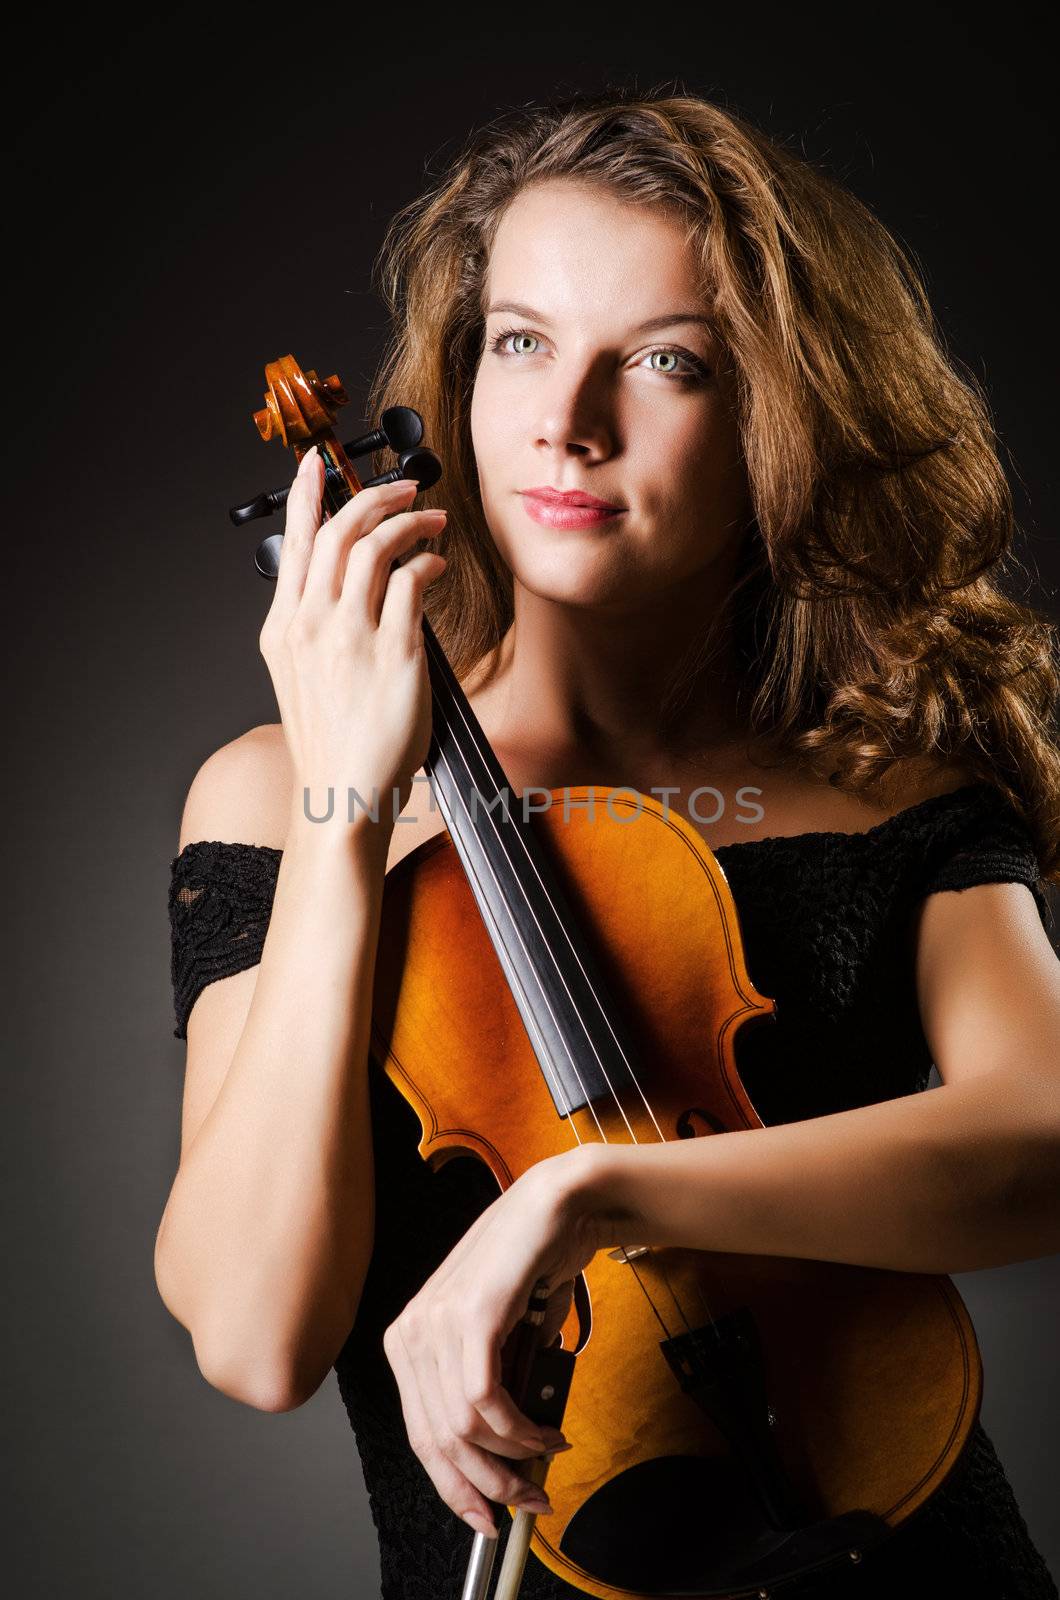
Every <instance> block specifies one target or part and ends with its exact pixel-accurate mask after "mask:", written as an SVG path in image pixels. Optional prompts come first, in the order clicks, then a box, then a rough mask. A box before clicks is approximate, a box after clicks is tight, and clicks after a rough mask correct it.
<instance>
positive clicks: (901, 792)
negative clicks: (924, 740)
mask: <svg viewBox="0 0 1060 1600" xmlns="http://www.w3.org/2000/svg"><path fill="white" fill-rule="evenodd" d="M975 782H976V774H975V773H974V772H973V771H972V770H971V768H970V767H968V766H965V765H964V763H963V762H960V761H944V760H942V759H941V757H938V756H932V755H925V756H915V757H909V758H908V759H907V760H905V761H901V762H898V763H896V765H895V767H894V768H893V769H892V771H891V773H889V774H888V778H887V780H886V781H885V783H884V785H883V789H882V797H883V799H884V803H885V804H886V806H887V807H888V809H889V810H890V811H892V812H894V811H904V810H906V809H907V808H908V807H909V806H918V805H921V804H922V803H923V801H925V800H934V799H936V798H937V796H939V795H943V794H952V792H953V791H954V790H955V789H962V788H964V786H965V784H969V783H975Z"/></svg>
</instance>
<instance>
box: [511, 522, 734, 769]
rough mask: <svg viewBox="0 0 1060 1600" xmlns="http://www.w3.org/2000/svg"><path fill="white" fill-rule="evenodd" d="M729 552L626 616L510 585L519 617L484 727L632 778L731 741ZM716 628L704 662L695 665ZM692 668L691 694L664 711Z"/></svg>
mask: <svg viewBox="0 0 1060 1600" xmlns="http://www.w3.org/2000/svg"><path fill="white" fill-rule="evenodd" d="M736 554H737V552H736V549H735V548H730V549H728V550H726V551H725V552H724V553H723V555H722V556H721V557H719V559H718V560H717V561H716V562H715V563H713V564H712V565H711V566H710V567H709V568H706V569H704V571H703V572H701V573H699V574H697V576H696V578H695V579H694V580H691V579H686V580H682V582H681V583H680V584H677V585H675V586H674V587H673V589H672V590H670V591H667V592H666V593H664V594H661V595H656V596H653V597H652V598H651V599H650V600H648V601H641V602H639V603H636V604H631V605H629V606H626V607H623V608H622V609H621V610H619V609H615V608H608V609H606V610H605V609H603V608H592V607H579V606H570V605H564V604H559V603H557V602H555V601H552V600H546V599H542V598H541V597H540V596H538V595H534V594H532V593H531V592H530V591H529V590H527V589H525V588H523V587H522V586H521V585H519V584H518V583H516V586H515V594H514V610H515V619H514V621H513V623H512V626H511V627H510V629H509V630H508V633H507V634H506V635H505V637H504V639H503V640H502V642H501V647H500V651H499V659H498V663H497V667H496V670H495V672H494V673H493V674H492V675H491V677H490V679H489V682H488V685H487V686H484V687H486V690H487V695H486V698H487V700H488V702H489V704H490V707H491V714H490V718H489V720H490V722H491V723H492V724H493V725H494V727H495V728H497V729H498V730H504V731H505V733H506V734H507V735H508V737H509V738H511V737H517V740H518V743H519V744H521V745H526V746H527V747H531V748H533V749H534V750H536V751H540V752H547V753H553V754H555V755H557V756H561V755H562V754H564V753H566V752H569V751H574V750H577V751H579V752H580V753H581V754H582V755H583V756H584V757H585V758H586V759H588V760H589V761H590V762H595V761H603V762H605V763H611V762H614V761H615V760H616V759H617V760H618V761H619V762H621V761H622V760H623V759H624V758H625V759H626V760H628V762H629V764H630V767H631V770H633V769H634V767H635V764H636V763H638V762H641V761H643V760H645V759H650V758H652V757H655V756H667V757H670V758H676V757H680V756H681V755H689V754H691V753H693V752H697V751H703V750H709V749H711V748H716V747H717V746H718V745H721V744H724V743H727V742H728V741H729V740H731V739H732V738H733V737H734V736H735V735H736V734H737V732H738V715H737V688H738V675H737V671H736V666H735V661H734V653H733V640H732V628H731V621H730V619H729V616H728V601H729V597H730V595H731V589H732V582H733V575H734V568H735V558H736ZM712 621H713V622H714V626H715V631H714V637H713V640H712V643H711V645H710V653H709V658H708V659H707V661H706V663H705V664H704V663H702V662H697V659H696V658H697V656H698V655H701V654H702V645H703V640H704V636H705V634H706V631H707V629H708V627H709V626H710V625H711V623H712ZM690 670H693V671H694V672H695V677H694V682H693V685H692V688H691V692H690V693H688V694H687V696H684V697H681V696H678V697H677V698H678V704H677V706H676V708H675V709H673V710H671V709H669V708H668V704H667V702H668V697H669V696H671V694H672V691H673V690H674V688H675V686H676V685H678V684H679V683H680V682H681V680H682V677H683V675H684V674H686V673H687V672H689V671H690ZM515 730H518V733H517V736H516V735H515V733H514V731H515Z"/></svg>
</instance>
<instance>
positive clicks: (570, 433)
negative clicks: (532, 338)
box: [534, 367, 615, 459]
mask: <svg viewBox="0 0 1060 1600" xmlns="http://www.w3.org/2000/svg"><path fill="white" fill-rule="evenodd" d="M539 401H540V410H539V412H538V416H537V422H536V427H535V433H536V438H535V441H534V442H535V445H536V448H537V449H538V450H539V451H543V452H552V453H555V454H556V455H573V456H579V457H586V456H588V457H590V458H591V459H605V458H606V457H607V456H610V455H612V454H613V452H614V449H615V422H614V417H613V415H612V412H611V408H610V405H609V401H608V397H607V393H606V388H605V385H604V384H603V382H602V380H601V379H600V378H599V377H598V376H596V375H594V373H593V371H592V369H591V367H590V368H586V369H583V370H582V371H580V372H575V371H572V370H571V369H568V370H567V371H566V372H562V371H559V370H557V371H555V372H554V373H553V374H552V375H551V378H550V381H549V383H548V384H547V385H546V387H545V389H544V391H543V392H541V391H539Z"/></svg>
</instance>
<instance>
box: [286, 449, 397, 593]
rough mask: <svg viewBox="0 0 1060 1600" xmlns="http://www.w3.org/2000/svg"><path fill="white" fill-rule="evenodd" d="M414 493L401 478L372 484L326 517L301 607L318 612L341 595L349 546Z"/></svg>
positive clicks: (316, 541)
mask: <svg viewBox="0 0 1060 1600" xmlns="http://www.w3.org/2000/svg"><path fill="white" fill-rule="evenodd" d="M418 492H419V485H418V484H417V483H415V482H413V481H412V479H409V478H401V479H399V480H398V482H396V483H379V484H373V486H372V487H371V488H370V489H362V490H361V491H360V493H359V494H355V495H354V496H353V497H352V499H350V500H348V501H347V502H346V504H345V505H344V506H343V507H342V508H341V509H340V510H339V511H336V513H335V515H334V516H333V517H329V519H328V521H327V522H325V523H324V525H323V527H322V528H321V529H320V531H319V533H318V534H317V536H316V538H315V539H314V541H313V555H312V560H311V561H310V563H309V570H308V572H307V573H306V579H305V587H304V589H303V591H302V604H303V606H305V607H307V608H311V609H316V610H320V609H323V608H325V607H327V606H328V605H330V604H332V603H333V602H334V601H336V600H337V599H338V598H339V595H340V594H341V593H342V580H343V578H344V577H345V575H346V557H347V556H348V555H349V551H350V545H351V544H353V543H354V542H355V541H356V540H357V539H360V538H362V537H363V535H364V534H366V533H370V532H371V531H372V529H373V528H375V527H376V526H378V524H379V523H380V522H382V520H383V518H384V517H389V516H391V515H392V514H393V513H394V512H395V511H402V510H404V508H405V507H406V506H407V505H409V504H410V503H411V501H412V500H413V499H414V498H415V496H416V494H417V493H418Z"/></svg>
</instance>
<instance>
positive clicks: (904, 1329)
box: [371, 788, 981, 1600]
mask: <svg viewBox="0 0 1060 1600" xmlns="http://www.w3.org/2000/svg"><path fill="white" fill-rule="evenodd" d="M564 795H566V796H567V797H568V800H569V801H570V802H573V804H568V805H564V804H563V803H562V801H563V796H564ZM608 796H610V797H611V801H612V803H611V805H610V806H606V804H605V802H606V800H607V797H608ZM593 800H595V801H597V802H598V804H596V805H595V808H594V809H592V810H591V809H590V803H591V802H592V801H593ZM552 801H553V803H552V806H551V807H550V808H549V809H547V810H543V811H541V812H540V813H539V814H538V815H537V816H535V818H534V826H535V828H538V829H540V830H542V831H543V833H544V835H545V837H546V839H547V843H548V847H549V851H550V853H551V855H552V857H553V859H554V861H555V863H556V867H557V871H558V873H559V876H560V878H561V880H562V882H563V884H564V886H565V887H566V889H567V890H568V891H569V894H570V897H571V899H572V901H573V902H575V903H576V904H577V906H578V908H579V912H580V913H581V917H582V922H581V926H582V929H583V930H584V932H585V934H586V935H587V936H588V937H590V938H591V939H592V941H593V945H594V948H595V953H596V957H597V959H598V961H599V962H600V964H601V966H602V969H603V971H604V972H605V974H606V976H607V977H608V979H609V980H610V987H611V992H612V993H613V994H616V995H619V996H621V1000H622V1005H623V1008H624V1012H625V1017H624V1020H625V1024H626V1027H627V1032H628V1035H629V1036H630V1037H631V1038H632V1039H634V1040H635V1042H636V1045H637V1049H638V1056H637V1060H638V1078H639V1083H640V1087H641V1088H642V1089H643V1090H644V1094H643V1095H640V1096H639V1095H637V1094H635V1093H633V1092H632V1090H630V1089H628V1088H623V1089H620V1090H619V1091H618V1092H617V1093H616V1094H614V1095H612V1096H611V1097H610V1103H608V1102H607V1101H600V1102H599V1103H598V1104H594V1105H593V1106H592V1107H581V1108H579V1109H577V1110H575V1111H573V1112H572V1114H571V1115H570V1117H566V1118H565V1117H562V1116H560V1115H559V1114H557V1110H556V1107H555V1105H554V1104H553V1100H552V1098H551V1097H550V1095H549V1092H548V1087H547V1084H546V1082H545V1079H544V1078H543V1076H542V1073H541V1071H540V1069H539V1065H538V1062H537V1060H536V1059H535V1055H534V1051H533V1049H532V1048H531V1044H530V1040H529V1038H528V1035H527V1032H526V1029H525V1027H524V1025H523V1022H522V1020H521V1018H520V1016H519V1013H518V1011H517V1009H516V1006H515V1003H514V1000H513V996H512V992H511V989H510V987H509V984H508V982H507V980H506V978H505V975H504V973H503V971H502V968H501V964H500V962H499V961H498V958H497V955H496V953H495V951H494V948H493V946H492V944H491V942H490V939H489V937H488V935H487V932H486V928H485V926H484V923H483V920H482V916H481V914H480V912H479V909H478V907H477V905H476V903H475V900H474V897H473V895H472V893H471V890H470V887H469V884H468V880H467V876H466V874H465V872H464V869H463V867H462V865H461V863H460V861H459V860H458V859H457V854H456V851H455V850H454V848H453V844H452V840H451V839H450V836H449V834H448V833H441V834H439V835H437V836H435V837H434V838H431V839H429V840H427V841H425V842H424V843H423V844H421V845H419V846H418V847H417V848H416V849H414V850H413V851H412V852H411V853H410V854H409V855H408V856H406V857H405V858H404V859H403V860H402V861H400V862H399V863H398V864H397V866H396V867H394V868H393V869H392V871H391V872H390V873H389V874H388V875H387V882H386V888H385V892H384V901H383V911H382V921H381V929H380V939H379V945H378V953H377V960H376V975H375V994H374V1006H373V1025H372V1046H371V1048H372V1053H373V1055H374V1057H375V1058H376V1060H377V1061H378V1062H379V1063H380V1064H381V1066H382V1067H383V1068H384V1069H385V1071H386V1072H387V1074H388V1075H389V1076H390V1078H391V1079H392V1081H393V1082H394V1083H395V1085H396V1086H397V1088H398V1089H399V1090H400V1092H401V1093H402V1094H403V1095H404V1097H405V1098H406V1099H407V1100H408V1101H409V1103H410V1104H411V1105H412V1107H413V1109H414V1110H415V1111H416V1112H417V1114H418V1116H419V1120H420V1124H421V1127H422V1129H423V1137H422V1140H421V1143H420V1153H421V1154H422V1156H423V1157H424V1158H425V1159H426V1160H428V1161H429V1162H431V1163H432V1164H436V1163H440V1162H442V1161H444V1160H446V1159H447V1158H449V1157H451V1156H453V1155H455V1154H464V1153H469V1154H472V1155H474V1156H477V1157H478V1158H479V1159H481V1160H482V1161H484V1162H485V1163H486V1164H487V1166H488V1167H489V1168H490V1170H491V1172H492V1173H493V1176H494V1178H495V1179H496V1181H497V1184H498V1185H499V1187H500V1188H501V1189H504V1188H506V1187H507V1186H508V1185H509V1184H511V1183H512V1182H513V1181H514V1180H515V1179H516V1178H517V1177H518V1176H519V1175H520V1173H522V1172H524V1171H525V1170H526V1169H527V1168H528V1167H530V1166H531V1165H533V1164H534V1163H536V1162H538V1161H541V1160H543V1159H545V1158H547V1157H548V1156H550V1155H554V1154H557V1153H559V1152H560V1151H563V1150H566V1149H569V1148H570V1146H571V1145H572V1144H573V1143H574V1142H575V1138H576V1137H577V1138H579V1139H581V1140H583V1141H592V1140H598V1139H600V1138H601V1136H603V1137H604V1138H606V1139H607V1140H608V1141H611V1142H616V1141H617V1142H631V1140H635V1141H636V1142H638V1143H639V1142H655V1141H657V1140H658V1139H659V1138H660V1137H661V1138H667V1139H671V1138H682V1137H711V1136H713V1135H714V1134H716V1133H720V1132H730V1131H736V1130H739V1129H747V1128H755V1127H761V1126H762V1123H761V1120H760V1119H759V1117H758V1116H757V1114H756V1112H755V1110H754V1107H753V1106H752V1104H751V1101H750V1099H749V1098H748V1095H747V1093H746V1091H745V1089H744V1087H743V1084H742V1083H741V1081H740V1077H739V1073H738V1071H737V1065H736V1055H735V1042H736V1037H737V1034H738V1031H739V1029H740V1028H741V1027H744V1026H747V1025H753V1026H760V1025H765V1024H767V1023H768V1022H769V1021H770V1020H772V1019H774V1018H775V1006H774V1004H773V1002H772V1000H770V999H769V998H768V997H766V996H763V995H761V994H759V993H758V991H757V990H756V989H755V987H754V985H753V983H752V982H751V979H750V977H749V974H748V971H747V968H746V965H745V961H744V954H743V949H742V944H741V939H740V929H739V921H738V917H737V913H736V908H735V905H734V903H733V899H732V895H731V892H730V890H729V886H728V883H727V880H726V878H725V874H724V872H723V870H722V869H721V867H720V865H719V864H718V862H717V860H716V858H715V857H714V855H713V853H712V852H711V851H710V849H709V848H708V846H707V845H706V844H705V842H704V841H703V840H702V838H701V837H700V836H699V835H698V834H697V833H696V831H695V830H694V829H693V828H692V827H691V826H690V825H689V824H688V823H687V822H685V821H684V819H683V818H680V817H678V816H675V815H674V814H673V813H672V812H671V813H668V814H667V813H664V811H663V809H662V807H661V806H660V805H659V803H658V801H656V800H655V799H654V797H651V796H647V795H637V796H633V795H632V794H631V791H629V790H606V789H595V790H590V789H585V788H582V789H572V790H566V791H561V790H555V791H553V792H552ZM634 807H635V808H636V814H635V815H634V814H633V813H634ZM649 1106H650V1110H649ZM571 1124H573V1126H572V1125H571ZM579 1291H580V1292H579V1294H578V1295H576V1297H575V1303H574V1304H573V1305H572V1308H571V1312H570V1315H569V1316H568V1319H567V1322H566V1324H565V1325H564V1329H563V1344H564V1347H565V1348H567V1349H576V1350H577V1351H578V1354H577V1360H576V1361H575V1363H574V1376H573V1380H572V1383H571V1388H570V1394H569V1398H568V1401H567V1407H566V1414H565V1417H564V1432H565V1434H566V1436H567V1438H568V1439H569V1440H570V1443H571V1446H572V1448H571V1449H570V1450H569V1451H566V1452H563V1453H562V1454H560V1455H558V1456H557V1457H555V1458H553V1460H552V1462H551V1464H550V1467H549V1473H548V1492H549V1497H550V1500H551V1502H552V1506H553V1515H551V1516H549V1517H547V1518H544V1519H541V1520H538V1521H537V1522H536V1523H535V1526H534V1530H533V1535H532V1542H531V1548H532V1549H533V1551H534V1552H535V1554H536V1555H537V1556H538V1558H539V1559H540V1560H541V1561H542V1562H543V1563H544V1565H545V1566H547V1567H549V1568H550V1569H551V1570H552V1571H553V1572H555V1573H557V1574H558V1575H559V1576H560V1577H562V1578H563V1579H565V1580H566V1582H568V1583H570V1584H571V1585H572V1586H573V1587H575V1588H577V1589H579V1590H581V1591H582V1592H583V1593H585V1594H587V1595H595V1596H598V1597H600V1600H618V1597H619V1596H622V1597H624V1600H636V1597H643V1600H648V1597H650V1596H661V1595H678V1594H680V1595H684V1596H703V1597H706V1596H708V1595H711V1596H719V1595H725V1596H737V1595H745V1594H746V1595H758V1594H761V1593H763V1592H764V1593H772V1592H774V1590H776V1589H782V1585H783V1583H784V1581H785V1579H790V1578H792V1577H793V1576H796V1575H797V1574H798V1573H800V1572H803V1571H806V1570H809V1569H811V1568H814V1567H820V1566H822V1565H825V1564H830V1563H832V1562H839V1561H845V1562H849V1561H851V1560H855V1561H856V1560H858V1559H860V1553H861V1551H862V1550H863V1549H865V1548H867V1547H869V1546H870V1545H871V1544H873V1543H874V1542H876V1541H878V1540H879V1539H880V1538H882V1537H884V1536H885V1535H886V1534H887V1533H888V1531H889V1530H891V1529H893V1528H895V1527H897V1526H898V1525H899V1524H900V1523H902V1522H903V1521H905V1519H906V1518H907V1517H909V1516H910V1515H911V1514H912V1513H913V1512H914V1511H916V1510H917V1508H918V1507H919V1506H921V1505H922V1504H923V1503H924V1502H925V1501H926V1500H927V1499H928V1498H929V1497H930V1496H931V1495H932V1494H933V1492H934V1491H935V1490H936V1489H937V1488H938V1487H939V1485H940V1484H941V1483H942V1482H943V1480H944V1479H945V1478H946V1477H947V1475H948V1474H949V1472H950V1471H951V1470H952V1468H953V1466H954V1465H955V1463H956V1461H957V1459H958V1457H959V1456H960V1453H961V1450H962V1448H963V1446H964V1443H965V1441H966V1439H967V1437H968V1434H969V1432H970V1430H971V1428H972V1426H973V1424H974V1422H975V1420H976V1417H977V1415H978V1408H979V1402H980V1394H981V1367H980V1361H979V1354H978V1349H977V1346H976V1340H975V1334H974V1331H973V1328H972V1325H971V1321H970V1319H969V1317H968V1314H967V1311H966V1310H965V1307H964V1305H963V1302H962V1301H961V1299H960V1296H959V1295H958V1294H957V1291H956V1290H955V1288H954V1287H953V1285H952V1283H951V1282H950V1281H949V1279H948V1278H945V1277H939V1276H931V1275H926V1274H919V1273H901V1272H889V1271H883V1270H878V1269H871V1268H861V1267H854V1266H847V1265H842V1264H835V1263H830V1262H821V1261H803V1260H797V1259H793V1258H771V1257H762V1256H746V1255H740V1256H737V1255H728V1254H727V1255H715V1254H712V1253H709V1252H706V1251H696V1250H683V1249H670V1248H666V1249H661V1248H655V1247H653V1248H652V1250H651V1251H649V1252H646V1253H643V1254H637V1253H635V1252H631V1259H623V1258H622V1252H620V1251H618V1252H605V1251H601V1252H599V1253H598V1254H597V1255H596V1256H595V1257H594V1259H593V1261H592V1262H591V1263H590V1264H589V1266H588V1267H587V1268H586V1271H585V1273H584V1274H583V1283H582V1285H580V1286H579ZM680 1308H684V1312H685V1315H682V1314H681V1311H680ZM693 1309H698V1311H699V1312H700V1313H701V1314H700V1316H699V1317H698V1319H697V1318H695V1317H690V1316H689V1315H688V1313H689V1312H690V1311H691V1310H693ZM660 1318H661V1320H662V1322H664V1323H665V1324H666V1328H665V1329H664V1328H663V1327H662V1326H661V1323H660ZM718 1330H722V1332H721V1333H719V1331H718ZM667 1332H669V1335H670V1336H669V1337H667ZM689 1340H695V1341H698V1344H699V1354H700V1355H702V1354H703V1352H704V1351H706V1353H707V1357H708V1360H712V1359H714V1356H715V1353H716V1355H717V1359H718V1361H719V1362H720V1367H719V1370H718V1373H717V1376H718V1380H719V1381H718V1383H717V1384H716V1385H714V1386H713V1388H712V1387H711V1384H710V1383H709V1382H706V1383H704V1382H703V1381H702V1379H703V1374H702V1363H701V1364H700V1379H699V1381H698V1387H696V1386H695V1385H690V1384H687V1383H686V1384H685V1386H684V1387H683V1386H682V1382H681V1381H680V1379H681V1376H682V1371H683V1360H682V1356H683V1353H684V1350H685V1348H686V1347H687V1343H688V1341H689ZM686 1375H687V1370H686ZM693 1388H695V1390H696V1392H695V1393H693V1392H691V1391H692V1389H693ZM726 1389H727V1390H728V1391H730V1392H731V1391H732V1390H734V1389H735V1390H737V1391H739V1393H740V1394H742V1396H743V1406H742V1412H743V1415H742V1417H741V1416H737V1417H736V1418H735V1421H734V1420H733V1416H732V1414H731V1407H730V1406H729V1402H728V1401H726V1400H725V1399H719V1395H720V1394H721V1393H722V1391H724V1390H726ZM708 1391H709V1392H708ZM727 1407H729V1409H726V1408H727ZM737 1409H738V1410H739V1409H740V1407H737ZM734 1441H735V1443H734ZM785 1497H790V1498H788V1499H787V1500H785ZM793 1508H796V1514H795V1515H791V1514H790V1513H791V1512H792V1510H793ZM786 1513H789V1514H787V1515H786Z"/></svg>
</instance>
